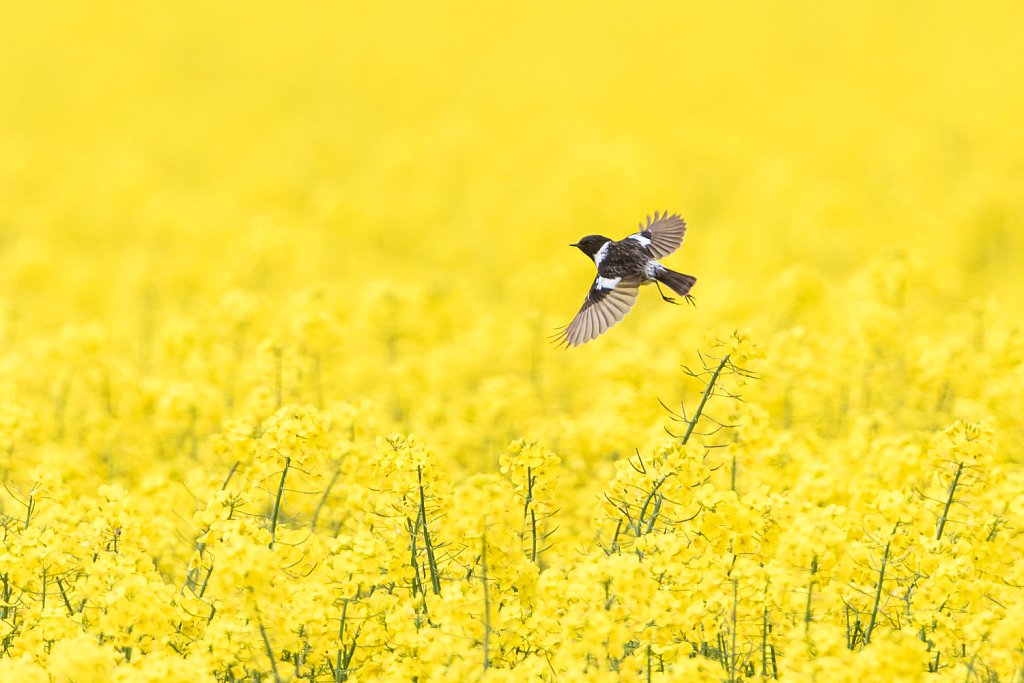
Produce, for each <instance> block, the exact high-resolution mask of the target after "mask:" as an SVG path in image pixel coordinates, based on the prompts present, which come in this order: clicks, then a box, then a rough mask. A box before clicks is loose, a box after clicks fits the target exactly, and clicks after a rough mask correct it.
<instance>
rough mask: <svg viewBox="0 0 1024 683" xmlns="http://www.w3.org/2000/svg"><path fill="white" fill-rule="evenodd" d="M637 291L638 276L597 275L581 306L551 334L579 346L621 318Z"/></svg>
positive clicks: (632, 301)
mask: <svg viewBox="0 0 1024 683" xmlns="http://www.w3.org/2000/svg"><path fill="white" fill-rule="evenodd" d="M639 293H640V280H638V279H636V278H632V279H626V278H621V277H614V278H607V277H601V276H598V277H597V278H596V279H595V280H594V284H593V285H591V286H590V292H588V293H587V298H586V300H585V301H584V302H583V308H581V309H580V312H579V313H577V314H576V317H575V318H573V319H572V322H571V323H569V324H568V325H566V327H565V329H563V330H561V331H560V332H559V333H558V334H556V335H555V337H554V338H555V341H556V342H557V343H558V344H560V345H561V344H564V345H565V346H579V345H580V344H585V343H586V342H588V341H590V340H591V339H594V338H595V337H597V336H598V335H599V334H602V333H603V332H605V331H606V330H607V329H608V328H609V327H611V326H612V325H614V324H615V323H617V322H619V321H620V320H622V319H623V318H624V317H625V316H626V314H627V313H629V311H630V309H631V308H633V304H635V303H636V297H637V294H639Z"/></svg>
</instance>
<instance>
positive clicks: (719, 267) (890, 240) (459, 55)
mask: <svg viewBox="0 0 1024 683" xmlns="http://www.w3.org/2000/svg"><path fill="white" fill-rule="evenodd" d="M2 14H3V16H4V21H3V22H2V26H0V92H2V93H3V95H2V100H3V101H2V106H0V343H2V344H3V345H4V348H5V349H7V350H9V351H10V350H14V351H19V350H20V351H19V353H21V355H20V356H19V358H21V359H22V361H19V362H23V361H24V362H27V361H25V359H33V358H37V356H36V355H34V352H33V351H32V349H37V348H42V347H40V346H39V344H40V343H42V342H39V340H51V342H52V344H51V346H53V347H54V348H56V347H59V346H60V345H61V344H67V343H70V342H67V338H68V335H69V334H71V336H72V337H75V338H79V337H80V336H81V335H82V334H85V336H86V337H88V338H90V339H92V340H93V341H91V342H88V343H84V342H83V343H84V344H85V345H86V346H88V345H89V344H95V345H99V346H101V347H102V348H104V349H106V350H109V351H110V352H111V353H113V354H115V355H116V356H117V357H118V359H119V360H120V361H122V362H124V363H125V364H126V365H127V367H130V368H134V369H138V370H140V371H141V372H142V373H143V374H144V376H147V377H156V376H158V375H160V376H163V377H164V379H167V378H173V379H175V380H179V379H182V378H185V379H187V380H188V381H193V380H194V381H197V382H198V381H201V379H202V377H203V373H207V374H209V372H211V370H210V367H214V366H216V364H217V361H216V358H217V356H216V354H214V355H209V356H208V359H213V360H208V365H209V367H205V366H203V367H205V369H196V368H192V369H182V368H186V366H187V364H186V365H174V364H171V363H170V362H169V361H168V360H167V359H168V358H172V357H175V354H179V355H180V354H181V353H185V352H184V351H181V348H182V345H183V344H184V345H185V347H188V348H190V347H189V346H188V345H189V344H193V345H195V346H196V347H198V348H208V347H209V343H212V342H209V343H207V342H208V341H209V339H207V338H208V337H209V338H212V339H214V340H220V342H222V343H223V344H224V345H227V346H230V345H231V344H232V343H236V342H237V340H238V339H240V338H241V337H240V333H239V332H238V330H240V329H242V328H243V327H244V328H245V329H246V330H251V332H247V334H250V335H251V337H252V338H253V339H254V340H258V339H263V340H267V339H270V340H271V341H272V342H273V343H275V344H279V347H275V348H285V347H289V345H290V347H291V348H295V349H302V348H305V347H306V346H309V345H313V346H316V344H320V345H321V346H322V347H323V348H322V349H321V351H322V353H321V354H320V355H319V356H318V358H319V360H317V361H316V363H320V364H321V365H318V366H317V367H318V372H320V370H322V371H323V373H325V374H323V375H322V376H320V378H319V379H318V380H316V381H317V383H318V388H317V389H316V391H319V392H320V393H319V394H318V396H319V399H317V400H321V401H324V400H328V401H329V400H331V399H341V398H345V399H350V398H354V397H359V396H364V397H369V398H371V399H372V400H375V401H380V402H382V403H384V404H386V405H390V406H392V408H391V409H390V411H391V413H392V414H393V416H394V417H395V418H396V419H397V421H398V422H399V423H403V424H400V426H405V427H414V428H420V429H427V430H428V431H429V430H430V428H431V426H435V427H436V426H438V425H440V424H441V423H442V422H444V420H445V419H452V420H455V419H456V418H457V419H458V420H461V421H462V422H463V423H465V422H467V421H470V422H472V421H475V422H476V424H483V423H484V421H485V420H486V421H487V422H488V423H490V424H494V422H493V421H492V420H494V419H497V418H495V414H494V413H493V412H488V409H486V408H485V407H481V405H484V406H486V404H487V401H491V402H495V401H496V402H498V403H500V404H501V406H502V408H501V409H500V410H498V409H497V408H495V409H494V410H498V412H499V413H501V414H503V415H506V414H511V413H509V410H511V409H512V408H513V407H515V406H518V408H516V410H520V409H521V412H522V415H524V416H526V415H528V414H529V415H534V416H536V415H540V414H543V415H545V416H547V417H550V416H551V415H553V414H556V413H557V412H558V411H562V410H564V411H565V412H564V414H566V415H573V416H574V417H575V418H579V419H580V420H586V419H588V418H589V419H592V420H593V421H595V422H600V421H601V420H603V419H604V418H606V417H607V415H606V413H605V412H604V409H603V407H602V405H603V404H602V403H601V401H597V400H595V398H594V397H593V395H591V394H590V393H589V392H590V391H591V390H592V385H591V384H590V382H591V381H592V380H593V379H594V378H595V377H609V378H615V379H616V380H617V382H618V383H617V384H616V385H615V386H616V389H615V390H614V392H612V393H616V397H615V398H614V399H610V398H607V397H602V400H604V399H606V398H607V400H608V401H610V402H611V403H613V404H614V406H615V407H614V410H615V411H618V412H619V413H621V410H622V409H623V407H628V406H631V405H633V404H635V403H636V402H637V401H638V400H641V398H642V401H643V405H644V406H645V407H644V408H643V411H645V412H644V413H643V415H644V419H647V420H649V421H650V422H652V423H654V422H657V421H658V420H659V419H661V418H660V417H659V415H660V416H661V417H663V413H660V412H659V411H660V408H658V407H657V405H656V403H655V402H654V400H653V397H654V396H655V395H662V396H668V397H674V395H675V394H673V391H674V390H675V389H676V388H679V387H682V386H683V385H682V379H679V380H672V381H674V382H677V383H676V384H675V385H669V386H667V387H666V385H665V382H666V381H667V380H666V378H670V377H677V376H678V375H679V373H678V367H679V365H680V363H681V362H682V361H683V360H684V356H685V355H686V354H691V355H692V352H693V350H694V349H696V348H698V347H700V346H701V344H702V343H703V340H704V339H705V338H706V337H707V336H708V335H714V334H717V333H718V332H719V331H725V332H728V331H730V330H732V329H734V328H737V327H743V328H749V329H751V330H752V331H753V333H754V334H755V336H759V337H760V338H762V339H764V338H770V337H771V335H773V334H774V333H776V332H777V331H779V330H783V329H790V328H793V327H794V326H800V327H806V328H809V329H810V330H812V331H820V332H822V333H823V334H826V333H827V334H835V335H839V336H843V335H847V334H849V333H851V330H850V328H848V327H846V326H844V323H843V321H844V320H846V319H848V318H850V317H851V316H856V315H859V314H857V313H856V312H855V311H854V309H852V308H849V307H850V306H853V305H854V303H855V302H856V301H859V300H861V299H862V298H872V297H876V296H877V295H878V292H877V291H876V290H883V289H884V290H885V292H883V293H882V295H881V296H883V298H885V297H889V299H892V297H897V298H900V301H907V302H909V304H908V305H909V306H910V307H911V310H912V313H913V315H914V316H921V317H922V318H921V319H922V322H920V328H921V329H926V330H929V331H930V334H932V335H933V336H939V337H941V336H942V335H943V334H944V332H943V329H944V328H942V327H941V325H939V323H938V322H937V321H941V320H943V319H949V317H950V316H952V315H954V314H955V313H957V312H960V311H963V310H966V309H967V308H969V304H970V302H971V301H979V300H980V301H987V300H989V299H992V298H995V299H998V301H999V302H1000V305H1001V306H1002V308H1001V309H1000V311H1002V312H1001V313H1000V314H999V315H1000V316H1009V317H1010V318H1014V317H1017V316H1019V315H1020V313H1021V303H1022V293H1024V286H1022V285H1021V284H1020V282H1019V280H1020V278H1019V273H1020V272H1021V266H1022V258H1021V243H1022V240H1024V237H1022V236H1021V235H1022V231H1021V228H1022V226H1024V193H1022V191H1021V189H1022V188H1024V133H1022V127H1021V125H1020V121H1022V120H1024V89H1022V88H1020V87H1018V85H1019V80H1020V74H1021V73H1024V51H1022V50H1020V47H1019V38H1020V36H1021V35H1022V34H1024V5H1022V4H1021V3H1019V2H1000V1H995V0H993V1H990V2H981V3H971V4H970V5H966V4H964V3H960V2H906V3H890V2H881V1H878V2H875V1H868V2H858V3H852V4H849V5H839V4H835V3H824V4H823V3H812V2H801V1H795V0H786V1H781V2H771V3H740V4H735V3H732V4H728V5H725V4H715V3H692V2H687V3H672V4H670V5H667V4H665V3H659V2H636V3H629V6H628V7H627V6H625V5H623V4H621V3H604V4H602V5H594V4H593V3H591V2H587V3H584V2H566V3H557V4H556V5H554V6H553V5H552V4H551V3H543V2H523V3H475V2H442V3H424V4H410V3H404V2H374V3H320V2H314V3H300V4H287V5H284V4H281V3H269V2H252V3H245V4H242V3H212V4H211V3H205V2H203V3H200V2H189V1H186V2H180V3H174V4H173V5H161V4H157V3H146V2H143V3H137V2H121V1H116V0H115V1H106V0H104V1H99V2H90V3H71V2H66V3H65V2H57V3H27V4H26V3H5V6H4V9H3V12H2ZM659 209H661V210H664V209H668V210H670V211H673V212H679V213H681V214H682V215H683V216H684V217H685V218H686V219H687V221H688V223H689V226H690V228H689V233H688V236H687V241H686V244H685V245H684V247H683V249H682V250H681V251H680V252H679V253H677V254H676V255H674V256H672V257H670V258H669V259H668V263H669V265H670V266H672V267H675V268H676V269H679V270H682V271H684V272H689V273H692V274H694V275H696V276H697V277H698V285H697V287H696V288H695V290H694V293H695V294H696V297H697V301H698V307H697V309H696V310H693V309H688V308H677V307H671V306H668V305H666V304H664V303H663V302H661V301H660V299H659V297H657V296H655V295H654V294H653V293H652V292H647V291H645V292H644V294H645V295H646V296H642V297H641V300H640V303H639V304H638V306H637V308H636V309H635V310H634V312H633V313H632V314H631V315H630V317H628V318H627V319H626V321H625V322H624V323H622V324H620V325H619V326H618V327H616V328H615V329H614V330H613V331H612V333H611V334H609V335H607V336H606V337H602V338H601V339H600V340H598V341H597V342H595V343H593V344H589V345H587V346H586V347H583V348H581V349H577V350H573V351H570V352H564V351H558V350H555V349H553V348H551V347H550V346H549V345H548V343H547V341H546V337H547V335H548V334H550V333H551V331H552V330H553V328H554V327H556V326H558V325H561V324H565V323H566V322H568V321H569V320H570V319H571V317H572V315H573V314H574V313H575V312H576V310H577V308H578V306H579V304H580V302H581V301H582V298H583V296H584V294H585V292H586V289H587V286H588V284H589V282H590V279H591V278H592V268H593V266H592V265H591V264H590V263H589V262H588V261H587V260H586V259H585V258H584V257H583V256H582V255H581V254H579V253H578V252H577V251H575V250H571V249H569V248H568V247H567V246H566V245H567V244H568V243H570V242H573V241H575V240H576V239H578V238H579V237H580V236H582V235H584V234H587V233H591V232H603V233H606V234H608V235H611V236H613V237H621V236H623V235H625V234H627V233H628V232H629V231H632V229H633V228H634V227H635V226H636V224H637V222H638V221H640V220H642V218H643V217H644V216H645V215H646V214H648V213H651V212H653V211H654V210H659ZM894 264H895V265H894ZM903 297H909V298H906V299H904V298H903ZM970 310H975V309H973V308H972V309H970ZM929 316H930V317H929ZM956 324H957V325H959V323H956ZM903 325H910V323H909V322H907V321H904V322H891V323H890V327H892V326H903ZM69 326H71V327H69ZM83 326H84V327H83ZM69 329H72V330H73V332H71V333H69V332H68V330H69ZM83 329H84V330H86V331H87V332H85V333H82V332H81V330H83ZM893 329H897V328H893ZM75 330H77V331H75ZM325 330H326V331H325ZM62 335H63V336H62ZM76 335H77V336H76ZM90 335H92V336H90ZM317 335H320V336H317ZM203 339H207V341H206V342H204V341H203ZM61 340H64V341H61ZM183 340H184V341H183ZM189 340H191V341H189ZM197 340H198V341H197ZM232 340H235V341H234V342H232ZM275 340H276V341H275ZM311 340H312V341H311ZM48 343H50V342H48ZM238 343H240V342H238ZM254 343H255V342H254ZM204 344H206V346H204ZM236 346H237V343H236ZM47 348H50V347H47ZM250 348H251V347H250ZM22 352H23V353H22ZM12 353H13V351H12ZM74 353H78V351H75V352H74ZM161 354H162V355H161ZM40 358H41V357H40ZM46 358H50V357H49V356H46ZM44 360H45V359H44ZM40 362H43V361H40ZM45 362H51V361H50V360H47V361H45ZM54 362H55V361H54ZM200 365H201V366H202V364H200ZM172 366H173V367H174V368H175V369H174V370H173V371H171V370H168V369H167V368H171V367H172ZM296 372H298V371H296ZM189 373H192V374H191V375H190V374H189ZM168 381H169V380H168ZM254 381H255V380H254ZM209 382H210V383H211V386H215V387H222V386H223V382H222V380H221V379H217V378H214V379H211V380H209ZM304 386H306V385H304ZM606 386H607V385H606ZM40 391H42V389H40ZM324 392H326V394H327V398H324ZM422 392H430V393H431V396H433V398H432V399H431V401H432V402H436V403H437V405H436V406H435V408H433V409H431V408H428V407H425V406H424V401H423V399H422V396H421V394H422ZM467 392H468V393H467ZM659 392H660V393H659ZM314 394H315V391H314V390H313V389H310V388H309V386H306V388H304V389H302V390H301V391H300V390H298V389H296V390H295V395H294V396H293V398H295V399H296V400H313V399H312V398H311V397H312V396H313V395H314ZM466 396H471V397H477V398H479V400H480V402H481V405H478V406H476V407H474V408H472V409H470V408H467V409H466V412H465V413H460V414H459V415H457V416H454V417H450V418H444V419H442V418H440V417H439V415H441V414H443V413H444V412H445V410H451V406H450V404H449V405H447V406H446V401H447V400H448V399H450V398H452V397H463V398H464V397H466ZM460 400H462V399H461V398H460ZM531 401H532V403H530V402H531ZM228 403H229V404H231V405H233V406H237V405H239V403H238V402H236V401H235V399H234V398H232V399H229V400H228ZM527 405H530V406H533V407H532V408H526V407H523V406H527ZM474 410H479V411H482V412H480V413H475V412H473V411H474ZM609 410H612V408H609ZM228 412H230V410H229V411H228ZM513 412H514V411H513ZM516 414H518V413H516ZM559 414H562V413H559ZM416 416H419V419H416ZM506 417H507V415H506ZM503 419H506V418H501V419H498V423H500V424H505V423H503V422H502V421H501V420H503ZM507 419H508V420H509V421H511V422H514V423H515V424H510V425H508V426H507V429H508V431H509V432H510V433H513V432H515V431H516V429H517V428H522V427H524V423H523V422H522V420H525V424H533V423H532V422H530V419H528V418H526V417H523V418H522V420H519V421H517V420H518V418H515V419H513V418H512V417H507ZM211 425H212V423H211ZM212 428H213V427H212V426H211V429H212ZM536 429H538V430H539V431H542V432H543V431H544V429H543V428H541V427H536ZM551 430H552V431H554V427H552V428H551ZM435 438H443V437H437V435H435ZM504 438H505V435H504V433H502V434H501V436H500V437H495V439H494V440H495V441H496V442H497V441H503V440H504Z"/></svg>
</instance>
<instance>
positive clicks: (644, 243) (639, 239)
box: [626, 232, 651, 247]
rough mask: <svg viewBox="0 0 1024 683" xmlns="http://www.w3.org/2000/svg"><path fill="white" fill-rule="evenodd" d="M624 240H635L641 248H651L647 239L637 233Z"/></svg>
mask: <svg viewBox="0 0 1024 683" xmlns="http://www.w3.org/2000/svg"><path fill="white" fill-rule="evenodd" d="M626 239H631V240H636V241H637V242H639V243H640V246H641V247H649V246H651V241H650V240H649V239H647V238H646V237H644V236H643V235H642V234H641V233H639V232H636V233H633V234H632V235H630V236H629V237H627V238H626Z"/></svg>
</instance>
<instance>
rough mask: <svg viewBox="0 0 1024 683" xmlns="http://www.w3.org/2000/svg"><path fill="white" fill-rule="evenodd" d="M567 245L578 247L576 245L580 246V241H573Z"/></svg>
mask: <svg viewBox="0 0 1024 683" xmlns="http://www.w3.org/2000/svg"><path fill="white" fill-rule="evenodd" d="M569 246H570V247H578V246H580V243H579V242H574V243H573V244H570V245H569Z"/></svg>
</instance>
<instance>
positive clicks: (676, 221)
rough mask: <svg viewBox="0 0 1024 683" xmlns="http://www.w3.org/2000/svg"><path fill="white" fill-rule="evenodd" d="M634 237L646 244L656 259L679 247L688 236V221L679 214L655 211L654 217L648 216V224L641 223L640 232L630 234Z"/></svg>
mask: <svg viewBox="0 0 1024 683" xmlns="http://www.w3.org/2000/svg"><path fill="white" fill-rule="evenodd" d="M630 237H631V238H632V239H635V240H637V241H639V242H640V243H641V244H644V243H645V242H648V241H649V242H650V244H645V246H647V250H648V251H650V252H651V256H653V257H654V258H656V259H660V258H664V257H666V256H668V255H669V254H671V253H672V252H674V251H675V250H676V249H678V248H679V245H681V244H682V243H683V238H685V237H686V221H684V220H683V219H682V217H680V216H679V214H675V213H674V214H672V215H671V216H669V215H668V211H666V212H665V213H663V214H659V213H658V212H655V213H654V218H653V219H652V218H651V216H648V217H647V224H646V225H644V224H643V223H641V224H640V232H637V233H634V234H632V235H630Z"/></svg>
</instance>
